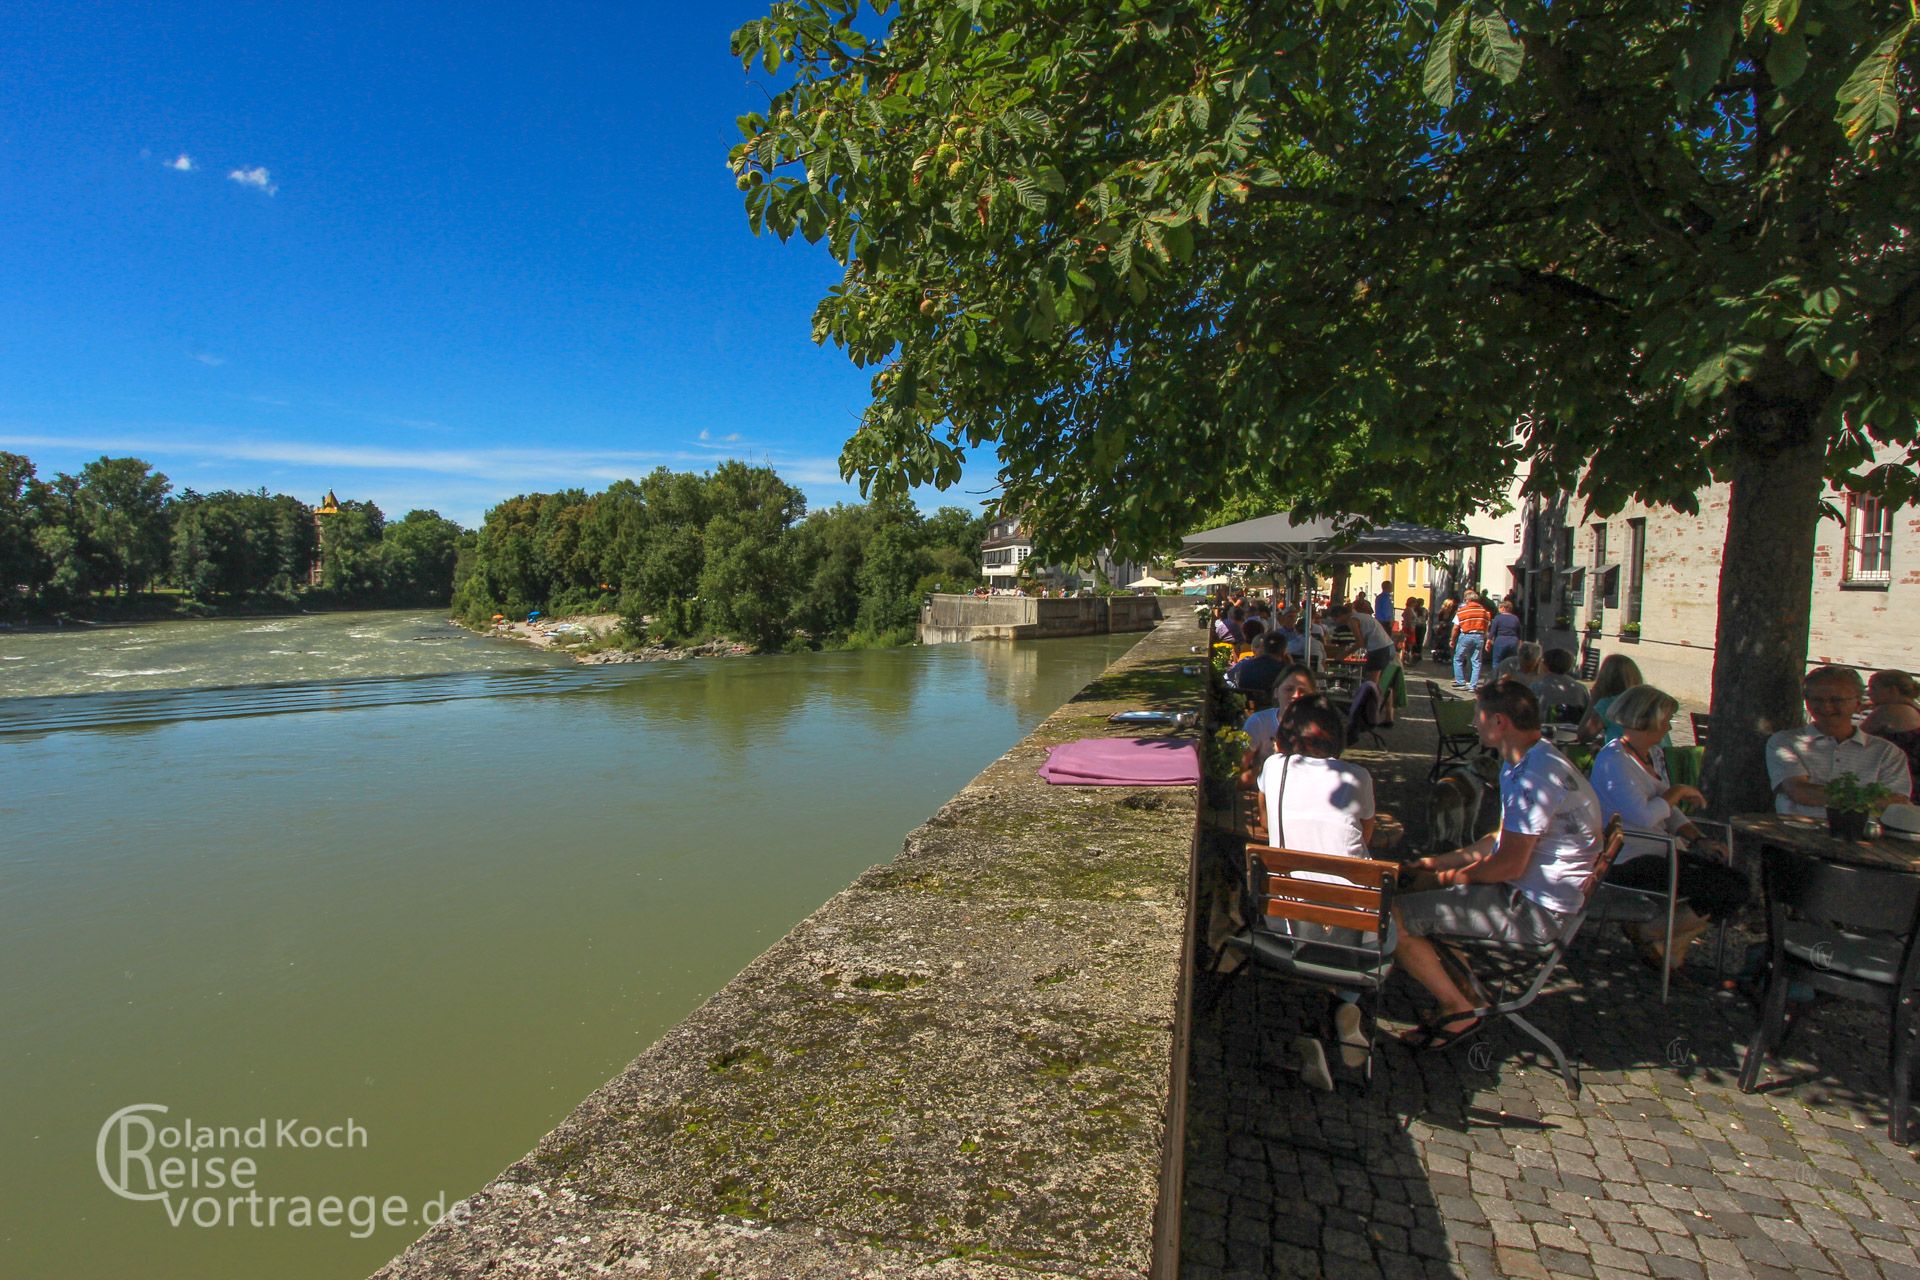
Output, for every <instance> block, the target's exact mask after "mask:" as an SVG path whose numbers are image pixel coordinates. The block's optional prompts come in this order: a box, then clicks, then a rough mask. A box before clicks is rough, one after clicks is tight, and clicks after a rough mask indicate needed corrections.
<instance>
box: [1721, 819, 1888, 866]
mask: <svg viewBox="0 0 1920 1280" xmlns="http://www.w3.org/2000/svg"><path fill="white" fill-rule="evenodd" d="M1727 825H1728V826H1730V827H1732V828H1733V832H1734V835H1735V837H1736V838H1739V839H1744V840H1750V841H1754V842H1756V843H1758V844H1763V845H1766V844H1770V845H1776V846H1778V847H1779V848H1782V849H1791V850H1793V851H1794V852H1795V853H1804V854H1808V855H1810V856H1812V857H1815V858H1821V859H1824V860H1825V861H1828V862H1839V863H1844V864H1846V865H1847V866H1853V867H1874V868H1877V869H1879V870H1883V871H1909V872H1913V873H1915V874H1920V840H1908V839H1904V838H1902V837H1900V836H1895V835H1887V834H1884V833H1883V834H1881V835H1878V836H1871V837H1869V838H1867V839H1863V840H1848V839H1845V838H1843V837H1841V836H1836V835H1834V834H1833V833H1832V832H1831V831H1828V830H1827V820H1826V819H1825V818H1809V817H1805V816H1803V815H1801V814H1786V813H1740V814H1735V815H1734V816H1733V818H1732V819H1731V820H1730V821H1729V822H1728V824H1727Z"/></svg>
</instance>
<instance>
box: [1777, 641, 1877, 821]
mask: <svg viewBox="0 0 1920 1280" xmlns="http://www.w3.org/2000/svg"><path fill="white" fill-rule="evenodd" d="M1866 688H1867V687H1866V684H1865V682H1864V681H1862V680H1861V679H1860V673H1859V672H1858V671H1855V670H1854V669H1853V668H1852V667H1815V668H1814V669H1813V670H1811V671H1809V672H1807V674H1806V675H1805V676H1804V677H1803V678H1802V679H1801V681H1800V695H1801V697H1802V698H1804V699H1805V700H1806V704H1807V723H1806V725H1805V726H1804V727H1802V728H1799V729H1782V730H1780V732H1778V733H1776V734H1774V735H1773V736H1772V737H1770V738H1768V739H1767V776H1768V777H1769V778H1771V779H1772V781H1773V807H1774V809H1775V810H1776V811H1777V812H1780V813H1797V814H1802V815H1804V816H1806V817H1809V818H1820V817H1825V816H1826V812H1827V784H1828V783H1829V782H1832V781H1833V780H1834V779H1835V778H1838V777H1840V776H1842V775H1843V774H1852V775H1853V776H1854V777H1855V778H1857V779H1859V780H1860V782H1861V783H1863V784H1868V783H1879V784H1880V785H1881V786H1883V787H1885V788H1886V789H1887V791H1888V792H1889V793H1890V796H1889V798H1888V799H1886V800H1883V801H1881V802H1880V804H1879V805H1878V806H1877V807H1879V808H1882V809H1884V808H1885V807H1886V806H1887V805H1889V804H1893V803H1896V802H1904V801H1906V800H1907V799H1909V798H1910V797H1911V796H1912V795H1913V778H1912V776H1911V775H1910V774H1909V773H1908V772H1907V757H1906V755H1905V753H1904V752H1902V751H1901V750H1900V748H1898V747H1896V746H1894V745H1893V744H1892V743H1891V742H1888V741H1887V740H1886V739H1885V738H1876V737H1874V736H1873V735H1872V734H1870V733H1867V732H1865V731H1864V730H1862V729H1860V728H1859V726H1857V725H1855V724H1854V722H1853V717H1854V713H1855V712H1857V711H1859V710H1860V704H1861V702H1862V701H1864V700H1865V696H1866Z"/></svg>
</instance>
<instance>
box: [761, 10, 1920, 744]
mask: <svg viewBox="0 0 1920 1280" xmlns="http://www.w3.org/2000/svg"><path fill="white" fill-rule="evenodd" d="M859 10H860V5H859V4H858V3H857V0H790V2H783V3H778V4H775V5H773V6H772V8H771V10H770V12H769V15H768V16H767V17H766V18H764V19H760V20H758V21H755V22H752V23H749V24H747V25H746V26H744V27H742V28H741V29H740V30H739V31H738V32H737V33H736V35H735V39H734V48H735V52H736V53H737V54H739V55H740V56H741V57H742V58H743V60H745V61H746V62H747V63H748V64H750V65H753V64H757V65H758V66H760V67H761V68H764V69H766V70H768V71H781V70H782V69H785V73H786V79H785V81H784V87H783V88H782V89H781V91H780V92H779V93H777V94H776V95H775V96H774V97H773V99H772V101H771V103H770V105H769V108H768V110H767V111H765V112H764V113H755V114H752V115H748V116H745V117H743V118H742V119H741V121H740V126H741V130H742V133H743V136H744V140H743V141H742V142H741V143H740V144H739V145H738V146H736V147H735V148H734V150H733V153H732V162H733V165H734V169H735V171H736V173H737V174H738V176H739V182H740V185H741V186H742V188H743V189H744V191H745V193H746V195H745V199H746V205H747V212H748V215H749V217H750V219H751V221H752V223H753V225H754V227H755V228H756V229H759V228H763V227H764V228H767V229H771V230H772V231H773V232H774V233H776V234H778V235H780V236H782V237H785V236H788V235H791V234H794V233H799V234H801V235H803V236H805V237H806V238H808V239H811V240H823V241H824V242H825V243H826V244H827V245H828V247H829V249H830V251H831V252H832V253H833V255H834V256H835V257H836V258H837V259H838V260H839V261H840V262H841V263H842V264H843V265H844V267H845V273H844V276H843V278H842V280H841V281H840V282H839V283H838V284H837V285H835V286H834V287H833V289H832V290H831V291H830V292H829V293H828V295H827V296H826V297H825V298H824V299H823V300H822V301H821V303H820V305H819V307H818V309H817V311H816V313H815V322H814V323H815V334H816V337H818V338H819V339H821V340H823V341H824V340H832V341H834V342H836V343H838V344H840V345H842V346H843V347H844V348H845V349H846V350H847V352H848V354H849V355H850V356H851V357H852V358H853V359H854V360H855V361H857V362H859V363H861V364H863V365H869V366H875V373H874V375H873V380H872V392H873V395H872V402H871V404H870V406H869V408H868V409H867V411H866V413H865V416H864V418H863V420H862V422H861V424H860V426H859V429H858V430H857V431H856V432H855V434H854V435H853V437H852V438H851V439H850V440H849V441H848V443H847V446H846V449H845V452H844V453H843V455H842V466H843V468H844V469H845V470H846V471H847V472H848V474H850V475H856V476H858V477H859V478H860V479H861V481H862V483H863V484H868V485H873V486H877V487H878V488H879V489H880V490H882V491H891V490H896V489H898V488H899V487H901V486H903V485H908V484H917V483H923V482H929V481H931V482H935V483H950V482H952V481H953V480H955V479H956V478H957V477H958V474H959V467H960V463H961V460H962V457H963V455H964V453H965V451H966V450H968V449H969V448H974V447H989V446H990V447H996V448H997V449H998V451H999V458H1000V468H1001V470H1000V476H1001V480H1002V482H1003V484H1004V486H1005V492H1006V500H1007V502H1008V503H1009V504H1010V506H1012V507H1013V508H1014V509H1017V510H1020V511H1022V512H1024V513H1027V514H1028V516H1029V518H1030V519H1031V521H1032V524H1033V527H1034V529H1035V531H1036V535H1037V538H1038V540H1039V541H1040V542H1041V543H1042V544H1043V545H1042V548H1041V549H1042V551H1043V552H1048V553H1073V552H1084V551H1086V550H1089V549H1091V548H1093V547H1096V546H1099V545H1103V544H1108V543H1111V544H1114V545H1118V546H1120V547H1122V548H1125V549H1130V550H1134V551H1151V550H1154V549H1157V548H1160V547H1164V546H1167V545H1170V544H1171V543H1172V542H1173V540H1174V539H1175V538H1177V536H1178V535H1180V534H1181V533H1185V532H1188V531H1190V529H1191V527H1192V526H1191V524H1190V521H1191V518H1192V516H1193V514H1194V513H1195V512H1196V510H1197V509H1198V508H1200V507H1201V506H1204V505H1207V504H1210V503H1217V501H1218V500H1219V499H1220V498H1222V497H1232V496H1237V495H1242V494H1248V493H1254V494H1263V495H1270V496H1271V497H1272V499H1273V500H1274V501H1275V502H1276V503H1277V504H1278V505H1281V506H1288V507H1300V508H1305V509H1307V510H1310V511H1314V512H1317V513H1322V514H1326V513H1333V512H1341V511H1345V512H1352V513H1356V514H1359V515H1362V516H1367V517H1371V518H1375V519H1386V518H1412V519H1425V520H1434V521H1439V520H1446V519H1448V518H1457V517H1458V516H1460V515H1461V514H1463V513H1464V512H1465V511H1467V510H1469V509H1471V508H1473V507H1475V506H1477V505H1482V504H1484V503H1485V502H1487V501H1489V500H1491V499H1493V498H1494V497H1495V495H1496V494H1497V493H1498V491H1499V490H1500V489H1501V488H1503V487H1504V485H1505V482H1506V480H1507V478H1508V476H1510V475H1511V474H1513V471H1514V469H1515V468H1516V467H1518V466H1521V465H1522V464H1523V463H1524V464H1525V465H1527V466H1529V467H1531V473H1532V482H1533V484H1534V485H1535V486H1536V487H1537V488H1541V489H1557V488H1566V489H1573V490H1577V492H1578V493H1579V494H1580V495H1581V496H1582V497H1583V498H1584V499H1585V500H1586V501H1588V502H1589V503H1590V504H1591V505H1592V506H1593V507H1594V508H1596V509H1597V510H1599V511H1601V512H1608V511H1611V510H1616V509H1618V508H1619V506H1621V505H1622V504H1623V503H1624V502H1625V501H1627V500H1628V499H1629V498H1635V497H1637V498H1640V499H1644V500H1647V501H1651V502H1656V503H1669V504H1672V505H1675V506H1678V507H1681V508H1683V509H1686V508H1691V507H1692V506H1693V504H1694V502H1695V496H1694V495H1695V494H1696V493H1697V491H1698V490H1699V489H1700V488H1701V487H1702V486H1703V485H1704V484H1705V483H1707V482H1708V481H1709V480H1712V479H1720V480H1726V481H1728V482H1730V483H1731V484H1732V486H1733V490H1734V499H1733V509H1732V514H1731V517H1730V528H1729V544H1728V571H1729V572H1728V576H1727V577H1726V578H1725V579H1724V580H1723V583H1722V600H1721V604H1722V609H1721V616H1722V636H1721V658H1722V660H1723V663H1724V662H1725V660H1726V659H1727V658H1728V657H1729V655H1730V654H1736V655H1737V656H1738V658H1739V659H1740V662H1741V663H1742V664H1743V665H1745V666H1747V667H1748V668H1750V672H1751V673H1757V674H1758V675H1759V676H1761V677H1763V678H1765V679H1767V680H1769V681H1771V682H1772V683H1774V684H1779V683H1781V681H1782V677H1784V676H1786V675H1787V674H1788V666H1789V656H1788V655H1789V653H1791V663H1792V664H1797V663H1798V662H1799V660H1800V657H1801V656H1802V654H1803V653H1804V647H1805V636H1806V625H1805V624H1806V617H1807V610H1808V603H1807V585H1808V583H1809V582H1810V577H1811V573H1810V569H1811V557H1812V542H1813V529H1814V524H1815V521H1816V519H1817V514H1818V508H1819V491H1820V485H1821V482H1822V480H1823V479H1834V480H1838V481H1841V482H1843V483H1846V484H1848V485H1850V486H1852V487H1855V488H1863V489H1877V490H1880V491H1882V492H1885V493H1887V494H1888V495H1889V496H1891V497H1893V498H1894V499H1896V500H1900V499H1905V498H1909V497H1911V496H1912V495H1913V493H1914V485H1915V481H1914V473H1913V469H1912V463H1913V461H1914V447H1915V440H1916V426H1915V410H1916V404H1917V403H1920V378H1917V377H1916V371H1917V370H1916V366H1917V364H1920V358H1917V357H1920V352H1917V350H1916V343H1915V342H1914V338H1915V337H1916V335H1917V334H1920V245H1916V243H1915V241H1914V238H1913V234H1912V233H1913V230H1914V216H1915V214H1916V212H1920V199H1916V195H1917V194H1920V193H1917V192H1916V184H1920V165H1917V164H1915V163H1914V159H1915V157H1914V154H1913V151H1914V146H1915V141H1914V138H1915V133H1914V120H1913V113H1914V112H1913V90H1914V82H1913V77H1914V69H1913V65H1912V58H1913V51H1914V46H1915V44H1916V31H1917V30H1920V17H1916V12H1915V10H1914V9H1913V7H1912V6H1911V5H1910V4H1908V3H1907V2H1906V0H1898V2H1895V0H1805V2H1801V3H1796V2H1794V0H1702V2H1701V3H1696V4H1679V3H1674V2H1673V0H1622V2H1621V3H1617V4H1611V5H1607V6H1604V7H1598V8H1596V7H1595V6H1584V5H1568V4H1548V3H1545V2H1544V0H1504V2H1503V3H1495V2H1494V0H1410V2H1407V3H1400V4H1385V5H1361V4H1352V3H1345V2H1342V0H1316V2H1315V3H1311V4H1309V3H1301V4H1296V5H1262V4H1251V3H1247V2H1246V0H1121V2H1120V3H1117V4H1116V3H1110V2H1108V0H924V2H909V3H904V4H902V5H900V6H898V8H897V9H894V8H893V7H892V6H889V5H886V4H882V5H880V6H878V11H879V12H881V13H883V14H890V20H889V21H888V22H887V23H886V24H885V30H884V35H883V36H875V35H872V34H870V29H871V28H872V27H873V26H874V25H875V24H874V23H873V22H871V21H862V20H861V19H862V15H861V14H860V12H859ZM1516 424H1517V425H1516ZM1889 455H1890V457H1891V463H1890V464H1888V465H1877V466H1876V465H1875V463H1876V457H1877V458H1878V459H1879V460H1880V461H1882V462H1885V461H1886V460H1887V458H1888V457H1889ZM1762 565H1764V567H1765V571H1766V574H1767V575H1768V577H1769V579H1770V580H1769V581H1764V582H1763V581H1760V580H1759V579H1758V577H1756V576H1755V573H1756V570H1757V569H1758V568H1759V567H1761V566H1762ZM1803 568H1804V569H1806V570H1807V572H1805V573H1802V572H1801V570H1802V569H1803ZM1783 581H1784V583H1785V586H1782V585H1781V584H1782V582H1783ZM1795 583H1797V584H1798V587H1797V589H1798V600H1797V603H1796V602H1795V600H1794V598H1793V590H1794V589H1795V588H1794V584H1795ZM1783 619H1784V621H1785V625H1784V627H1783V626H1782V620H1783ZM1762 622H1764V629H1768V630H1770V631H1771V633H1772V636H1771V638H1769V639H1768V640H1766V641H1765V642H1761V647H1760V648H1759V649H1757V650H1749V649H1740V648H1739V647H1738V646H1737V645H1734V644H1731V643H1730V640H1732V639H1733V638H1734V635H1735V633H1739V634H1745V633H1749V632H1753V631H1755V630H1756V624H1760V623H1762ZM1796 632H1797V636H1798V648H1797V650H1796V648H1795V633H1796ZM1785 683H1786V684H1787V686H1788V688H1789V692H1787V693H1786V694H1784V695H1769V697H1770V698H1771V701H1768V702H1766V705H1765V706H1762V705H1761V704H1760V703H1757V702H1750V701H1749V702H1748V703H1745V704H1742V705H1741V706H1733V705H1729V706H1727V707H1725V708H1724V709H1725V710H1726V711H1728V712H1729V716H1728V718H1729V720H1730V721H1731V722H1740V723H1746V722H1749V721H1750V722H1751V723H1747V730H1752V731H1757V729H1758V727H1759V725H1760V722H1761V721H1764V720H1768V719H1778V718H1780V717H1781V716H1783V715H1790V714H1791V713H1792V711H1793V708H1794V706H1795V705H1797V704H1796V703H1795V700H1794V698H1793V696H1792V693H1791V692H1790V690H1791V686H1792V683H1793V682H1792V681H1791V679H1787V680H1785ZM1728 693H1729V690H1727V689H1723V688H1722V686H1721V683H1720V681H1719V678H1718V677H1716V689H1715V704H1716V705H1715V710H1716V722H1715V723H1716V739H1718V737H1719V736H1720V735H1719V728H1718V726H1719V724H1720V716H1719V713H1720V711H1721V710H1723V708H1722V706H1721V705H1720V704H1721V702H1722V700H1723V694H1728ZM1730 696H1731V697H1732V701H1733V702H1734V703H1740V702H1741V697H1742V695H1740V694H1737V693H1734V694H1731V695H1730ZM1740 723H1734V724H1732V725H1731V726H1730V737H1733V738H1738V737H1740V735H1741V734H1742V733H1743V732H1745V731H1746V730H1742V729H1741V728H1740ZM1742 745H1743V746H1744V745H1745V744H1744V743H1743V744H1742Z"/></svg>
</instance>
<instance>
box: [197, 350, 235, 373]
mask: <svg viewBox="0 0 1920 1280" xmlns="http://www.w3.org/2000/svg"><path fill="white" fill-rule="evenodd" d="M187 359H189V360H198V361H199V362H200V363H201V364H204V365H206V366H207V367H208V368H210V369H218V368H219V367H220V366H221V365H223V364H225V363H226V362H227V358H226V357H225V356H216V355H214V354H213V353H212V352H210V351H189V352H188V353H187Z"/></svg>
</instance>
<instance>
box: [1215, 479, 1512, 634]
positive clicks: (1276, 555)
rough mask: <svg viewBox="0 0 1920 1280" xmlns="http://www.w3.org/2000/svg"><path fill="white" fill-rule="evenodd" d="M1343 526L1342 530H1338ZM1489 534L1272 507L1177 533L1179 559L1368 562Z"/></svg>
mask: <svg viewBox="0 0 1920 1280" xmlns="http://www.w3.org/2000/svg"><path fill="white" fill-rule="evenodd" d="M1343 530H1344V532H1343ZM1493 543H1494V539H1492V538H1480V537H1475V536H1474V535H1473V534H1470V533H1454V532H1452V531H1450V530H1447V529H1433V528H1429V527H1428V526H1426V525H1419V524H1406V523H1404V522H1401V521H1394V522H1392V523H1390V524H1382V525H1368V524H1365V523H1362V522H1359V521H1355V520H1351V519H1339V520H1336V519H1321V520H1301V519H1296V518H1295V517H1293V516H1290V515H1285V514H1280V513H1276V514H1274V515H1270V516H1258V517H1256V518H1254V519H1252V520H1242V521H1240V522H1239V523H1237V524H1229V525H1222V526H1221V527H1220V528H1218V529H1208V530H1206V531H1205V532H1203V533H1190V534H1188V535H1187V536H1186V537H1184V538H1182V539H1180V559H1179V561H1178V563H1180V564H1270V565H1275V566H1279V567H1285V568H1297V567H1300V566H1304V565H1307V564H1374V563H1377V562H1382V561H1392V560H1406V559H1415V558H1419V557H1422V556H1437V555H1444V554H1446V553H1447V552H1449V551H1460V550H1463V549H1465V548H1467V547H1484V546H1492V545H1493ZM1305 626H1306V628H1307V646H1306V652H1307V653H1308V655H1311V654H1312V653H1313V593H1312V592H1311V591H1309V592H1307V608H1306V617H1305Z"/></svg>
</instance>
